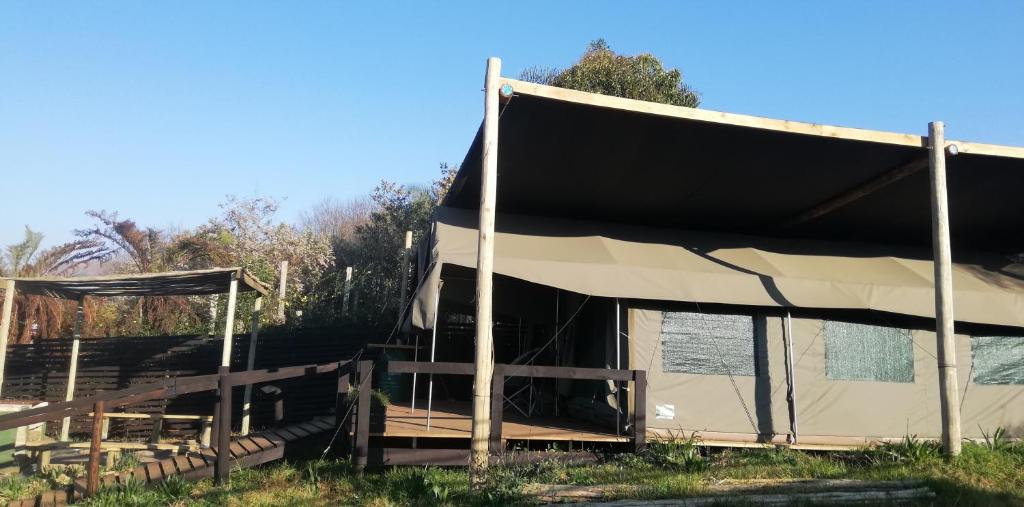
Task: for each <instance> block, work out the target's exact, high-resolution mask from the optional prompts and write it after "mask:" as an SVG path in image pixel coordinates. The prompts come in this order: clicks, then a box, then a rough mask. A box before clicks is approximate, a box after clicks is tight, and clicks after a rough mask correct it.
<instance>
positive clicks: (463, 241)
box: [412, 207, 1024, 328]
mask: <svg viewBox="0 0 1024 507" xmlns="http://www.w3.org/2000/svg"><path fill="white" fill-rule="evenodd" d="M477 218H478V217H477V213H475V212H473V211H469V210H459V209H454V208H446V207H441V208H438V210H437V212H436V213H435V223H434V233H433V237H432V261H433V266H434V268H433V270H432V272H431V276H430V277H428V279H427V281H426V283H424V284H422V286H421V287H420V289H419V292H418V293H417V300H416V304H415V305H414V308H413V312H412V316H413V324H414V325H416V326H417V327H421V328H426V327H429V326H430V316H431V315H433V305H434V301H433V298H434V297H435V296H436V293H435V288H436V287H437V286H438V285H437V283H438V280H439V277H440V271H441V266H443V265H444V264H454V265H458V266H464V267H468V268H474V267H475V266H476V252H477V242H478V237H477ZM494 245H495V246H494V248H495V251H494V272H495V273H498V274H502V275H506V276H511V277H514V278H518V279H521V280H526V281H529V282H533V283H538V284H542V285H547V286H550V287H557V288H560V289H564V290H570V291H573V292H577V293H581V294H590V295H594V296H603V297H621V298H634V299H646V300H662V301H686V302H697V303H724V304H738V305H751V306H763V307H771V306H775V307H790V308H829V309H862V310H878V311H884V312H890V313H898V314H903V315H912V316H918V317H929V318H930V317H934V312H935V299H934V298H935V292H934V288H933V267H932V261H931V258H930V251H929V250H928V249H918V248H913V247H900V248H894V247H892V246H889V245H882V246H879V245H872V244H864V243H855V242H826V241H818V240H794V239H770V238H764V237H757V236H747V235H738V234H726V233H708V232H695V231H683V230H679V229H664V228H653V227H641V226H631V225H621V224H610V223H607V222H589V221H578V220H564V219H552V218H538V217H528V216H517V215H508V214H499V215H498V216H497V219H496V234H495V241H494ZM953 279H954V281H953V287H954V301H955V305H956V317H957V320H958V321H961V322H973V323H979V324H994V325H1007V326H1016V327H1024V266H1022V265H1019V264H1013V263H1010V262H1008V261H1007V260H1006V259H1004V258H1002V257H1001V256H997V255H987V254H974V255H971V256H969V258H962V259H961V262H959V263H957V264H954V266H953Z"/></svg>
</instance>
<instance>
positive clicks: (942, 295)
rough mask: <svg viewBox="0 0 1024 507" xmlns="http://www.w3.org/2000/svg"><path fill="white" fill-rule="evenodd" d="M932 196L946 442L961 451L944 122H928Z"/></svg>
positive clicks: (951, 452)
mask: <svg viewBox="0 0 1024 507" xmlns="http://www.w3.org/2000/svg"><path fill="white" fill-rule="evenodd" d="M928 147H929V149H930V150H931V151H930V154H929V155H930V157H929V161H930V164H929V165H930V169H931V171H930V172H931V197H932V255H933V256H934V265H935V336H936V342H937V347H936V350H937V352H938V354H937V360H938V365H939V403H940V411H941V415H942V446H943V449H944V451H945V453H946V455H947V456H959V455H960V393H959V391H958V388H957V369H956V334H955V333H954V331H953V259H952V248H951V247H950V239H949V199H948V195H947V192H946V139H945V126H944V125H943V124H942V122H938V121H936V122H932V123H929V124H928Z"/></svg>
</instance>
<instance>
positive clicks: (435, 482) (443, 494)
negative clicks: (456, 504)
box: [423, 468, 451, 504]
mask: <svg viewBox="0 0 1024 507" xmlns="http://www.w3.org/2000/svg"><path fill="white" fill-rule="evenodd" d="M423 488H424V489H425V490H426V492H427V494H428V495H429V497H430V499H431V500H433V501H434V503H438V504H446V503H448V497H449V495H450V494H451V491H450V490H449V489H448V486H447V485H445V484H444V482H443V477H442V476H441V473H440V472H439V471H438V470H437V469H433V468H431V469H427V470H426V471H425V472H424V473H423Z"/></svg>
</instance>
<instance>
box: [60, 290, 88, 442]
mask: <svg viewBox="0 0 1024 507" xmlns="http://www.w3.org/2000/svg"><path fill="white" fill-rule="evenodd" d="M84 320H85V296H82V297H80V298H78V306H77V307H76V310H75V323H74V327H72V330H71V335H72V336H71V366H70V367H68V385H67V389H66V390H65V391H64V401H71V400H73V399H75V382H76V380H77V379H78V349H79V348H80V347H81V344H82V323H83V321H84ZM70 432H71V417H70V416H69V417H65V418H64V420H63V421H61V424H60V440H61V442H66V441H67V440H68V434H69V433H70Z"/></svg>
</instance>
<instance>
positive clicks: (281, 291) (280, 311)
mask: <svg viewBox="0 0 1024 507" xmlns="http://www.w3.org/2000/svg"><path fill="white" fill-rule="evenodd" d="M278 279H279V280H280V282H279V285H278V287H277V320H278V321H279V322H284V300H285V296H286V295H287V293H288V261H281V274H280V276H279V277H278Z"/></svg>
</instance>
